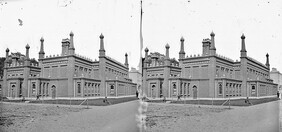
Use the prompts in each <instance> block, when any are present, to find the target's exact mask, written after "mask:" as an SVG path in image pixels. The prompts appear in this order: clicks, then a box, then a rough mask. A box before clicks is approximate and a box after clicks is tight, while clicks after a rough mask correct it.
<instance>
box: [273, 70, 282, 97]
mask: <svg viewBox="0 0 282 132" xmlns="http://www.w3.org/2000/svg"><path fill="white" fill-rule="evenodd" d="M270 78H271V79H272V80H273V82H274V83H276V84H278V90H279V92H280V93H282V73H280V72H279V71H277V69H276V68H272V70H271V72H270Z"/></svg>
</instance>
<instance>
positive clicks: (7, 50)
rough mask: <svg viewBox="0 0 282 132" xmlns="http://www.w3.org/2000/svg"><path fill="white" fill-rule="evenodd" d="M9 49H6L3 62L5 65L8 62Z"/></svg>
mask: <svg viewBox="0 0 282 132" xmlns="http://www.w3.org/2000/svg"><path fill="white" fill-rule="evenodd" d="M9 51H10V50H9V48H7V49H6V59H5V62H6V63H7V62H8V60H9Z"/></svg>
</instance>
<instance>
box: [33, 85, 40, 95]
mask: <svg viewBox="0 0 282 132" xmlns="http://www.w3.org/2000/svg"><path fill="white" fill-rule="evenodd" d="M35 89H36V85H35V83H32V94H35ZM39 91H40V92H41V90H40V88H39Z"/></svg>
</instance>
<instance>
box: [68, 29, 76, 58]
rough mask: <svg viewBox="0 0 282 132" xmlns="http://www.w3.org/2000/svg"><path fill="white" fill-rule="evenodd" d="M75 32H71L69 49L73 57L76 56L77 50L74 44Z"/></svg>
mask: <svg viewBox="0 0 282 132" xmlns="http://www.w3.org/2000/svg"><path fill="white" fill-rule="evenodd" d="M73 36H74V34H73V32H70V47H69V54H70V55H73V54H75V48H74V43H73Z"/></svg>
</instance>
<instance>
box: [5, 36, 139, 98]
mask: <svg viewBox="0 0 282 132" xmlns="http://www.w3.org/2000/svg"><path fill="white" fill-rule="evenodd" d="M40 42H41V44H40V51H39V59H38V63H39V64H38V65H34V64H31V63H30V58H29V48H30V47H29V45H26V55H25V60H24V63H19V62H18V58H19V57H18V56H16V55H14V56H12V58H11V59H12V62H11V63H9V57H8V56H9V49H8V48H7V50H6V60H5V66H4V75H3V78H2V81H1V84H0V88H1V95H3V96H4V97H13V98H14V97H21V96H24V97H36V96H37V95H40V96H42V97H52V98H56V97H93V96H126V95H134V94H135V91H136V84H135V83H133V82H132V80H131V79H129V74H128V70H129V68H128V59H127V54H125V63H124V64H122V63H120V62H118V61H116V60H114V59H112V58H110V57H109V56H107V55H106V50H105V49H104V36H103V35H102V34H101V35H100V49H99V60H95V61H93V60H91V59H89V58H86V57H83V56H80V55H78V54H76V53H75V47H74V34H73V33H72V32H71V33H70V38H67V39H63V40H62V52H61V54H60V55H53V56H45V51H44V39H43V38H41V39H40Z"/></svg>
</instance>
